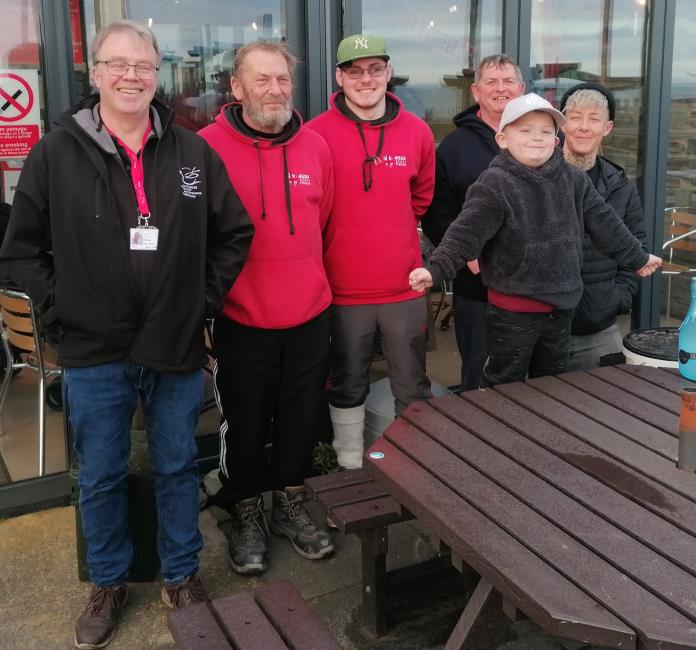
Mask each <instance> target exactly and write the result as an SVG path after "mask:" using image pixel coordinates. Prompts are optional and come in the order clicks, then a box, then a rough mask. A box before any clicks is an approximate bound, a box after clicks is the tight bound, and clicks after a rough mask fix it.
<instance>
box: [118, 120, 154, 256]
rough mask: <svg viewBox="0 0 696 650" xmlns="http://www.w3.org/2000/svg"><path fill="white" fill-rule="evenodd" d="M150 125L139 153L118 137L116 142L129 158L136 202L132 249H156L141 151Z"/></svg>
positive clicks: (130, 231)
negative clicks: (135, 221) (136, 219)
mask: <svg viewBox="0 0 696 650" xmlns="http://www.w3.org/2000/svg"><path fill="white" fill-rule="evenodd" d="M151 130H152V127H151V126H149V125H148V128H147V130H146V131H145V133H144V135H143V141H142V144H141V146H140V154H137V153H135V151H133V150H132V149H131V148H130V147H129V146H128V145H127V144H126V143H125V142H123V141H122V140H121V139H120V138H119V139H117V142H118V144H119V145H121V147H123V149H124V151H125V152H126V154H127V155H128V159H129V160H130V174H131V182H132V183H133V190H134V191H135V200H136V202H137V204H138V211H137V217H138V222H137V226H136V227H135V228H130V229H129V239H130V249H131V250H132V251H156V250H157V243H158V241H159V229H158V228H157V227H156V226H151V225H150V217H151V216H152V213H151V212H150V208H149V206H148V203H147V197H146V196H145V173H144V171H143V162H142V153H143V151H144V150H145V143H146V142H147V139H148V136H149V135H150V131H151Z"/></svg>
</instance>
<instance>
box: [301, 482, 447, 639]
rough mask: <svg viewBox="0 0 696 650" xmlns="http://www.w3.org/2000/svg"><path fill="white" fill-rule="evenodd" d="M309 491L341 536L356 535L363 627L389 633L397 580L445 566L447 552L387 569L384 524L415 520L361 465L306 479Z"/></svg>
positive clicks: (377, 633)
mask: <svg viewBox="0 0 696 650" xmlns="http://www.w3.org/2000/svg"><path fill="white" fill-rule="evenodd" d="M305 487H306V489H307V495H308V496H309V497H310V498H311V499H314V501H316V502H317V503H318V504H319V505H320V506H322V507H323V509H324V510H325V512H326V514H327V516H328V517H330V518H331V519H332V521H333V522H334V523H335V524H336V526H337V527H338V528H339V530H340V531H341V532H342V533H344V534H350V533H354V534H356V535H357V536H358V537H359V539H360V546H361V555H362V621H361V624H362V630H363V632H364V633H365V634H366V635H368V636H370V637H373V638H374V637H378V636H381V635H382V634H384V633H385V632H386V631H387V628H388V625H387V616H386V600H387V595H388V593H389V590H390V587H394V586H395V585H396V584H397V583H403V582H407V581H408V580H410V579H412V578H415V577H418V576H420V575H423V574H425V573H430V572H434V571H438V570H442V569H444V568H447V567H449V565H450V557H449V554H442V555H438V557H435V558H433V559H432V560H427V561H425V562H420V563H418V564H415V565H413V566H410V567H407V568H405V569H400V570H395V571H387V551H388V549H389V534H388V526H389V525H391V524H395V523H398V522H401V521H407V520H409V519H413V515H411V514H410V513H409V512H408V511H406V510H405V509H401V510H397V508H396V506H395V504H394V500H393V499H392V497H391V496H390V495H389V493H388V492H386V491H385V490H384V489H383V488H381V487H380V486H379V485H378V484H377V483H375V481H374V480H373V479H372V478H371V477H370V476H369V474H368V473H367V472H366V471H365V470H364V469H351V470H345V471H342V472H336V473H334V474H325V475H323V476H315V477H312V478H309V479H307V480H306V481H305Z"/></svg>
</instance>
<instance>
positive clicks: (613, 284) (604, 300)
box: [572, 156, 648, 334]
mask: <svg viewBox="0 0 696 650" xmlns="http://www.w3.org/2000/svg"><path fill="white" fill-rule="evenodd" d="M595 188H596V189H597V191H598V192H599V193H600V194H601V195H602V197H603V198H604V200H605V201H606V202H607V203H608V204H609V205H610V206H611V207H612V208H614V211H615V212H616V214H617V215H619V217H621V219H622V220H623V222H624V223H625V224H626V227H627V228H628V229H629V230H630V231H631V232H632V233H633V235H634V236H635V237H637V238H638V239H639V240H640V241H641V243H642V244H643V249H644V250H647V249H648V244H647V237H646V234H645V221H644V219H643V209H642V207H641V204H640V197H639V196H638V190H637V189H636V186H635V185H634V184H633V183H632V182H631V181H630V180H628V178H626V175H625V174H624V170H623V169H621V167H619V166H618V165H616V164H614V163H613V162H611V161H610V160H608V159H606V158H602V157H601V156H598V157H597V180H596V182H595ZM582 255H583V262H582V281H583V285H584V288H583V292H582V297H581V298H580V304H578V306H577V308H576V310H575V316H574V318H573V325H572V333H573V334H595V333H597V332H601V331H602V330H603V329H606V328H607V327H609V326H610V325H613V324H614V322H615V321H616V317H617V315H618V314H626V313H628V312H629V310H630V309H631V303H632V301H633V297H634V296H635V295H636V294H637V293H638V289H639V287H640V278H639V277H638V276H637V275H636V274H635V273H634V272H633V271H631V270H630V269H627V268H624V267H619V265H618V264H617V263H616V261H615V260H614V259H612V258H611V257H609V256H607V255H604V253H601V252H600V251H599V250H597V248H596V247H595V246H594V245H593V244H592V239H591V238H590V236H589V235H588V234H587V233H585V236H584V238H583V242H582Z"/></svg>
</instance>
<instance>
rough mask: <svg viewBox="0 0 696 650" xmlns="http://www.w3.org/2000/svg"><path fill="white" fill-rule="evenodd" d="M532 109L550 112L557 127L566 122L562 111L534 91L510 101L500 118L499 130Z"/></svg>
mask: <svg viewBox="0 0 696 650" xmlns="http://www.w3.org/2000/svg"><path fill="white" fill-rule="evenodd" d="M532 111H542V112H544V113H548V114H549V115H550V116H551V117H552V118H553V121H554V122H555V123H556V128H557V129H559V128H561V127H562V126H563V125H564V124H565V117H564V116H563V113H561V111H557V110H556V109H555V108H554V107H553V106H551V104H550V103H549V102H547V101H546V100H545V99H544V98H543V97H539V95H535V94H534V93H529V94H528V95H522V96H521V97H517V98H516V99H513V100H511V101H510V102H508V105H507V106H506V107H505V110H504V111H503V116H502V117H501V118H500V126H499V127H498V132H500V131H502V130H503V129H504V128H505V127H506V126H507V125H508V124H512V123H513V122H514V121H516V120H519V119H520V118H521V117H522V116H523V115H526V114H527V113H531V112H532Z"/></svg>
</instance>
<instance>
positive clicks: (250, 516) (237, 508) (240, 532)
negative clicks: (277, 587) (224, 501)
mask: <svg viewBox="0 0 696 650" xmlns="http://www.w3.org/2000/svg"><path fill="white" fill-rule="evenodd" d="M267 539H268V525H267V524H266V517H265V516H264V514H263V497H262V496H261V495H260V494H259V495H258V496H255V497H251V498H249V499H242V500H241V501H239V502H238V503H235V504H234V509H233V510H232V530H231V532H230V539H229V549H230V564H231V565H232V568H233V569H234V571H235V573H239V574H240V575H254V574H258V573H263V572H264V571H265V570H266V569H267V568H268V552H267V550H266V540H267Z"/></svg>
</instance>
